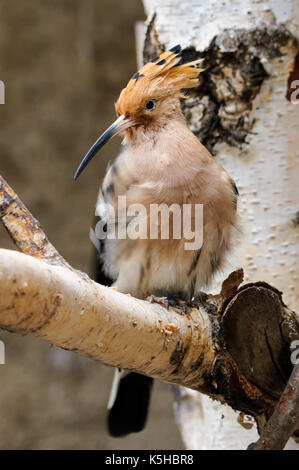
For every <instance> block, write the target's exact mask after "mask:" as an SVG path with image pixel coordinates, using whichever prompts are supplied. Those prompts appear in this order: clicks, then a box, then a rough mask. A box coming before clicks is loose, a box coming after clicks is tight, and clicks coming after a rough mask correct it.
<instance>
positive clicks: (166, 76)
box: [116, 45, 203, 112]
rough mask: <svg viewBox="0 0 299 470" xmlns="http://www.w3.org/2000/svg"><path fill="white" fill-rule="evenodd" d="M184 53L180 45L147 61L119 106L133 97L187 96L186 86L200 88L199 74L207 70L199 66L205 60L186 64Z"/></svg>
mask: <svg viewBox="0 0 299 470" xmlns="http://www.w3.org/2000/svg"><path fill="white" fill-rule="evenodd" d="M182 52H183V51H182V49H181V46H179V45H178V46H175V47H173V48H172V49H170V50H168V51H165V52H163V53H162V54H160V55H159V56H158V57H155V58H154V59H152V60H151V61H150V62H148V63H146V64H145V65H144V66H143V67H142V68H141V69H140V70H139V71H138V72H136V73H135V74H134V75H133V77H132V78H131V79H130V81H129V83H128V85H127V86H126V88H124V89H123V90H122V92H121V94H120V97H119V99H118V101H117V102H116V109H117V110H118V109H119V110H121V112H122V108H123V106H122V104H123V103H124V102H127V101H131V100H132V99H133V97H134V100H135V103H136V100H137V101H138V97H140V98H141V96H144V95H147V96H148V97H150V96H152V95H153V93H154V94H156V95H157V94H158V96H161V97H163V96H167V95H173V94H179V95H180V97H183V96H184V95H183V94H182V93H181V90H182V89H188V88H194V87H196V86H197V85H198V76H199V74H200V73H201V72H202V70H203V69H201V68H200V67H199V65H200V64H201V63H202V61H203V59H196V60H193V61H191V62H187V63H183V62H184V61H183V55H182Z"/></svg>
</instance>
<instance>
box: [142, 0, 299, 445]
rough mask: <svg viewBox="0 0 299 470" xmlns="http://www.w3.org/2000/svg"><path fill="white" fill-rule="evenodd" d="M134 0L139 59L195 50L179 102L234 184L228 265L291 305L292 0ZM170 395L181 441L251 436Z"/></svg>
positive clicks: (298, 269) (242, 425)
mask: <svg viewBox="0 0 299 470" xmlns="http://www.w3.org/2000/svg"><path fill="white" fill-rule="evenodd" d="M143 4H144V7H145V10H146V13H147V15H148V21H147V27H146V29H145V38H144V48H143V59H144V60H148V59H150V58H151V57H153V56H156V55H157V53H160V52H161V51H162V50H164V49H167V48H169V47H172V46H174V45H176V44H181V45H182V46H184V47H190V46H192V48H193V50H192V51H191V52H190V53H191V54H194V55H196V54H199V55H200V56H202V57H204V58H205V72H204V73H203V74H202V75H201V82H200V86H199V88H198V89H196V90H195V92H194V93H193V94H192V95H191V96H190V98H188V99H187V100H186V101H185V102H184V103H183V105H182V106H183V110H184V113H185V116H186V118H187V121H188V123H189V125H190V128H191V129H192V130H193V132H194V133H195V134H196V135H197V136H198V137H199V139H200V140H201V142H202V143H203V144H204V145H206V146H207V147H208V148H209V150H210V151H211V152H212V154H213V155H215V158H217V160H218V161H219V162H220V163H221V164H222V165H223V166H224V167H225V168H226V170H228V172H229V173H230V174H231V176H232V177H233V178H234V179H235V181H236V183H237V186H238V189H239V193H240V198H239V201H240V203H239V214H240V217H241V225H242V228H243V235H242V242H241V244H240V245H239V248H238V250H237V251H236V253H235V258H234V259H233V260H231V265H230V266H228V270H231V269H232V268H234V267H236V266H242V267H243V268H244V271H245V280H246V281H258V280H260V279H263V280H264V281H267V282H269V283H272V284H274V285H275V286H276V287H277V288H278V289H280V290H282V291H283V292H284V300H285V302H286V303H287V304H288V305H289V306H290V307H291V308H293V309H297V310H298V306H299V295H298V294H299V293H298V274H299V262H298V261H299V260H298V253H299V250H298V242H299V207H298V199H299V188H298V183H297V179H298V170H299V134H298V130H299V106H296V104H298V102H299V96H298V100H296V97H297V95H299V93H297V95H296V93H295V86H296V84H295V80H298V79H299V55H298V39H299V3H298V0H285V1H283V2H282V1H280V0H230V1H228V0H225V1H222V2H219V1H218V0H205V1H203V0H197V1H194V0H143ZM138 31H139V35H140V27H139V28H138ZM297 85H298V83H297ZM222 279H223V274H222ZM214 287H215V289H216V288H218V289H219V286H218V285H217V282H215V286H214ZM244 341H246V338H244ZM175 396H176V404H175V409H176V416H177V419H178V423H179V427H180V429H181V431H182V436H183V440H184V442H185V445H186V447H189V448H209V449H219V448H226V449H228V448H234V449H244V448H246V446H247V445H248V444H249V443H250V442H251V441H252V440H255V439H256V437H257V434H256V429H255V425H254V424H253V423H250V422H246V418H245V419H244V417H243V416H239V417H238V415H237V414H236V413H235V412H233V411H232V410H231V409H229V408H228V407H224V406H223V405H220V404H218V403H217V404H216V403H215V402H212V400H211V399H209V398H208V397H203V396H199V395H198V394H197V393H196V392H192V391H188V390H185V389H181V388H180V389H179V391H178V390H177V391H176V394H175ZM288 446H289V448H290V447H293V448H296V444H294V441H293V442H289V444H288ZM297 448H299V447H297Z"/></svg>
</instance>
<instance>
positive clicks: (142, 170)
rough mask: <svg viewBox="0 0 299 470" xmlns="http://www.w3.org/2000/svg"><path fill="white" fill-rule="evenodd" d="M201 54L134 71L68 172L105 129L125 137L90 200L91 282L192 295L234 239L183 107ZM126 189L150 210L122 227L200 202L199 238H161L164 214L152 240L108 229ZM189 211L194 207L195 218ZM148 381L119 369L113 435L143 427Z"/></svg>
mask: <svg viewBox="0 0 299 470" xmlns="http://www.w3.org/2000/svg"><path fill="white" fill-rule="evenodd" d="M200 62H201V59H198V60H194V61H190V62H187V63H184V60H183V51H182V49H181V47H180V46H175V47H173V48H172V49H170V50H168V51H166V52H164V53H162V54H161V55H160V56H159V57H156V58H154V59H153V60H151V61H150V62H149V63H147V64H146V65H144V66H143V67H142V68H141V69H140V70H139V71H138V72H137V73H135V74H134V75H133V77H132V78H131V79H130V81H129V83H128V85H127V86H126V88H124V89H123V90H122V92H121V93H120V96H119V98H118V100H117V101H116V103H115V110H116V114H117V119H116V121H115V122H114V123H113V124H112V125H111V126H110V127H109V128H108V129H107V130H106V131H105V132H104V133H103V134H102V135H101V137H100V138H99V139H98V140H97V141H96V142H95V144H94V145H93V146H92V147H91V149H90V150H89V151H88V153H87V154H86V156H85V157H84V159H83V160H82V162H81V164H80V166H79V167H78V169H77V171H76V174H75V179H77V178H78V176H79V175H80V173H81V172H82V170H83V169H84V168H85V167H86V165H87V164H88V163H89V162H90V160H91V159H92V158H93V157H94V155H95V154H96V153H97V152H98V151H99V150H100V148H101V147H102V146H103V145H104V144H105V143H106V142H107V141H108V140H109V139H110V138H111V137H113V136H114V135H116V134H122V135H123V136H124V140H123V143H124V146H125V147H124V150H123V151H122V152H121V154H120V155H119V156H118V158H117V159H116V160H115V162H114V163H113V164H112V165H111V166H110V168H109V169H108V171H107V174H106V176H105V178H104V181H103V184H102V188H101V190H100V192H99V196H98V200H97V204H96V215H97V216H98V217H99V218H100V222H101V224H102V225H101V227H103V230H104V232H105V231H106V236H104V237H99V238H100V239H98V238H97V239H95V240H94V241H95V244H96V245H97V247H98V249H99V266H100V269H101V276H100V277H99V278H98V280H99V281H100V282H101V283H105V284H106V285H108V284H111V283H113V286H115V288H116V289H117V290H118V291H120V292H123V293H130V294H131V295H133V296H136V297H138V298H142V299H146V298H147V297H148V296H149V295H150V294H151V295H155V296H160V297H165V298H167V299H173V298H175V297H178V298H180V299H183V300H185V301H187V302H190V301H192V299H193V300H194V299H196V297H197V296H198V295H199V294H200V292H201V289H203V288H206V287H207V286H208V284H209V282H210V280H211V279H212V276H213V275H214V274H215V273H216V272H217V271H218V270H219V269H220V268H221V267H222V265H223V262H224V260H225V255H226V254H227V252H228V250H229V249H230V245H231V242H232V239H233V233H234V229H235V227H236V220H237V213H236V212H237V211H236V207H237V196H238V190H237V187H236V185H235V183H234V181H233V180H232V178H231V177H230V176H229V175H228V173H227V172H226V171H225V170H224V169H223V168H222V166H221V165H220V164H219V163H218V162H217V161H216V160H215V159H214V158H213V157H212V156H211V154H210V153H209V152H208V150H207V149H206V148H205V147H204V146H203V145H202V144H201V143H200V141H199V140H198V138H197V137H196V136H195V135H194V134H193V133H192V132H191V131H190V130H189V128H188V127H187V125H186V121H185V118H184V116H183V114H182V111H181V106H180V100H181V98H184V96H185V94H184V90H188V89H190V88H194V87H196V86H198V77H199V74H200V72H201V71H202V69H201V68H200ZM124 196H125V207H126V209H127V208H129V207H131V205H134V204H138V207H140V205H142V207H145V208H146V209H148V210H147V211H146V214H147V215H146V216H144V214H143V215H142V216H141V215H140V214H139V215H138V214H137V215H136V213H135V214H132V213H130V214H129V217H128V219H127V220H126V221H125V224H126V227H127V226H128V225H129V224H130V223H132V221H134V220H135V222H136V219H137V220H138V221H139V222H140V223H141V222H144V218H145V219H146V225H147V226H150V225H151V223H152V222H151V221H150V220H149V219H150V216H149V214H150V206H151V205H153V204H156V205H161V204H166V205H167V206H168V207H171V206H172V205H173V204H175V205H176V207H179V208H183V206H184V205H191V206H192V208H193V209H194V207H195V205H199V204H200V205H202V207H203V218H202V224H201V227H200V230H201V232H202V243H201V246H200V247H198V246H196V247H195V248H194V249H186V246H185V242H186V237H184V236H181V238H176V237H175V236H174V233H173V231H172V232H171V230H170V231H169V237H168V238H167V237H166V238H163V237H162V236H161V233H162V229H161V224H162V222H158V237H156V238H151V237H149V236H147V237H139V238H138V237H137V238H136V237H117V235H116V236H115V237H109V236H108V235H109V233H110V232H111V231H112V229H111V228H109V227H110V225H112V224H110V223H109V222H111V221H112V219H113V220H117V222H116V224H118V225H120V224H121V223H122V222H123V221H120V220H118V215H119V206H118V200H119V198H120V197H122V198H123V197H124ZM111 208H112V209H113V210H111ZM194 214H195V212H194V210H192V215H191V218H192V223H193V225H194V217H195V216H194ZM121 217H122V216H121ZM172 219H173V218H171V217H170V218H169V224H171V220H172ZM159 221H160V219H159ZM155 223H156V225H157V222H155ZM113 230H115V228H114V229H113ZM159 235H160V236H159ZM93 238H95V236H94V234H93ZM151 387H152V379H151V378H149V377H145V376H142V375H140V374H137V373H133V372H131V373H130V371H128V372H127V373H126V374H124V373H123V372H120V371H117V372H116V375H115V377H114V381H113V387H112V392H111V396H110V400H109V405H108V408H109V416H108V427H109V431H110V433H111V434H112V435H113V436H123V435H126V434H128V433H130V432H137V431H140V430H141V429H142V428H143V427H144V424H145V421H146V417H147V411H148V404H149V399H150V391H151Z"/></svg>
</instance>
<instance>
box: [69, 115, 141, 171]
mask: <svg viewBox="0 0 299 470" xmlns="http://www.w3.org/2000/svg"><path fill="white" fill-rule="evenodd" d="M134 125H135V122H134V121H131V120H130V119H128V118H126V117H125V115H124V114H122V115H121V116H120V117H119V118H118V119H116V121H114V123H113V124H111V126H110V127H108V129H107V130H106V131H105V132H104V133H103V134H102V135H101V137H99V138H98V140H97V141H96V142H95V143H94V144H93V146H92V147H91V148H90V149H89V150H88V152H87V154H86V155H85V157H84V158H83V160H82V162H81V163H80V165H79V166H78V168H77V171H76V173H75V176H74V179H75V180H76V179H77V178H78V176H79V175H80V174H81V173H82V171H83V170H84V168H85V167H86V166H87V165H88V163H89V162H90V161H91V160H92V159H93V157H94V156H95V154H96V153H97V152H98V151H99V150H100V149H101V148H102V147H103V145H105V144H106V142H108V140H110V139H111V138H112V137H113V136H115V135H116V134H118V133H119V132H122V131H124V130H125V129H128V127H132V126H134Z"/></svg>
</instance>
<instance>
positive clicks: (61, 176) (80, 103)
mask: <svg viewBox="0 0 299 470" xmlns="http://www.w3.org/2000/svg"><path fill="white" fill-rule="evenodd" d="M142 19H144V12H143V8H142V2H141V0H85V1H84V2H83V1H82V0H26V2H12V1H11V0H0V80H3V82H4V83H5V86H6V96H5V98H6V104H5V105H0V116H1V118H0V119H1V130H0V149H1V151H0V165H1V173H2V175H3V176H4V177H5V178H6V180H7V181H8V182H9V184H10V185H11V186H12V187H13V188H14V189H15V191H16V192H17V193H18V194H19V196H20V197H21V199H22V200H23V201H24V203H25V204H26V205H27V207H28V208H29V209H30V210H31V212H32V213H33V214H34V215H35V217H37V218H38V219H39V221H40V222H41V224H42V226H43V228H44V230H45V232H46V233H47V235H48V236H49V238H50V240H51V241H52V243H53V244H54V245H55V246H56V248H57V249H58V250H59V251H60V252H61V254H62V255H63V256H64V257H65V258H66V259H67V260H68V261H69V262H70V263H71V264H72V265H73V266H74V267H76V268H79V269H82V270H84V271H85V272H87V273H89V274H91V275H92V270H93V264H94V263H93V255H94V252H93V249H92V246H91V243H90V242H89V239H88V232H89V227H90V225H91V224H92V220H93V213H94V204H95V200H96V195H97V190H98V187H99V184H100V182H101V178H102V175H103V172H104V171H105V169H106V166H107V163H108V161H109V160H110V159H112V158H114V156H115V155H116V154H117V151H118V149H119V146H120V141H119V140H117V138H116V139H115V140H113V141H112V142H111V143H109V145H107V146H106V147H105V148H104V149H103V151H102V152H101V158H97V159H96V160H95V161H94V162H93V164H92V166H91V167H88V169H87V170H86V171H85V172H84V173H83V175H82V176H81V177H80V179H79V181H78V182H77V183H74V181H73V174H74V171H75V169H76V167H77V164H78V163H79V162H80V160H81V158H82V156H83V155H84V154H85V152H86V151H87V150H88V148H89V147H90V145H91V144H92V143H93V142H94V140H95V139H96V138H97V137H98V136H99V134H100V132H101V131H102V130H104V129H105V128H106V127H107V126H108V125H109V124H110V123H111V122H112V121H113V120H114V118H115V114H114V107H113V103H114V101H115V100H116V98H117V96H118V93H119V92H120V90H121V88H122V87H123V86H124V85H125V84H126V82H127V80H128V78H129V77H130V76H131V75H132V74H133V73H134V72H135V70H136V58H135V43H134V23H135V22H136V21H137V20H142ZM0 246H1V247H3V248H14V247H13V245H12V243H11V242H10V240H9V238H8V236H7V234H6V232H5V231H4V229H2V227H0ZM0 340H2V341H4V342H5V348H6V364H5V365H0V449H180V448H182V443H181V441H180V437H179V433H178V431H177V428H176V425H175V423H174V418H173V413H172V394H171V391H170V389H169V387H168V385H166V384H162V383H157V382H156V383H155V387H154V394H153V399H152V406H151V410H150V417H149V422H148V425H147V427H146V430H145V431H143V432H142V433H140V434H136V435H131V436H129V437H127V438H124V439H112V438H110V437H109V436H108V434H107V432H106V429H105V418H106V403H107V399H108V395H109V389H110V384H111V380H112V375H113V369H111V368H108V367H105V366H103V365H102V364H100V363H96V362H93V361H91V360H89V359H85V358H81V357H78V356H76V355H75V354H73V353H68V352H66V351H63V350H60V349H58V348H56V347H52V348H51V347H49V345H47V344H45V343H43V342H42V341H40V340H37V339H31V338H28V337H21V336H17V335H13V334H8V333H5V332H2V331H0Z"/></svg>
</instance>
